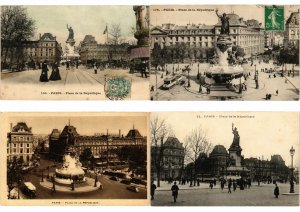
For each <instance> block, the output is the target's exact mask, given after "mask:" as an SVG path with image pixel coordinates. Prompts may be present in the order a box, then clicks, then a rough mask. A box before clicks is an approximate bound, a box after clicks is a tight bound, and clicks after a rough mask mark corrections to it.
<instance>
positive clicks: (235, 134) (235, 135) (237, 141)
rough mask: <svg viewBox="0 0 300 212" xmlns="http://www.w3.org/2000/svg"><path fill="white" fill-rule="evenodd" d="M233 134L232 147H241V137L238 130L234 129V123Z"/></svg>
mask: <svg viewBox="0 0 300 212" xmlns="http://www.w3.org/2000/svg"><path fill="white" fill-rule="evenodd" d="M232 133H233V142H232V144H231V146H240V135H239V132H238V131H237V128H236V127H234V124H233V123H232Z"/></svg>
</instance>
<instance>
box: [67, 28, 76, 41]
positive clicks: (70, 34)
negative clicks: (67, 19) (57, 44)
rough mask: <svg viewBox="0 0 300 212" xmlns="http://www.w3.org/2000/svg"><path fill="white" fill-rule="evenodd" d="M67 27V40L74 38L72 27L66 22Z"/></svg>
mask: <svg viewBox="0 0 300 212" xmlns="http://www.w3.org/2000/svg"><path fill="white" fill-rule="evenodd" d="M67 29H68V30H69V36H68V39H67V40H74V31H73V29H72V27H71V26H70V27H69V26H68V24H67Z"/></svg>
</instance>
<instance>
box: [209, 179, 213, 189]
mask: <svg viewBox="0 0 300 212" xmlns="http://www.w3.org/2000/svg"><path fill="white" fill-rule="evenodd" d="M209 187H210V189H213V187H214V184H213V182H212V181H210V182H209Z"/></svg>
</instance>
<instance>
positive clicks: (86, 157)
mask: <svg viewBox="0 0 300 212" xmlns="http://www.w3.org/2000/svg"><path fill="white" fill-rule="evenodd" d="M92 158H93V153H92V151H91V149H90V148H85V149H84V150H83V151H82V153H81V155H80V156H79V159H80V161H81V162H82V163H83V164H85V165H86V164H89V165H91V163H92Z"/></svg>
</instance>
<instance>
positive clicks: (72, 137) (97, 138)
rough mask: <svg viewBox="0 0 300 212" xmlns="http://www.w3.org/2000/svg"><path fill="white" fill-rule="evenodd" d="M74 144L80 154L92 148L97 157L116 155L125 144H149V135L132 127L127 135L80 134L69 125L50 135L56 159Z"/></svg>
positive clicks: (51, 153) (50, 149)
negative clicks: (143, 134)
mask: <svg viewBox="0 0 300 212" xmlns="http://www.w3.org/2000/svg"><path fill="white" fill-rule="evenodd" d="M68 146H74V148H75V150H76V152H77V154H78V155H80V154H81V153H82V152H83V151H84V150H85V149H90V150H91V152H92V154H93V156H94V157H97V158H108V157H112V156H114V152H115V150H117V149H119V148H122V147H125V146H141V147H146V146H147V137H146V136H142V135H141V134H140V132H139V131H138V130H137V129H134V127H133V129H131V130H130V131H129V132H128V133H127V135H126V136H124V135H123V134H121V130H119V134H111V133H109V132H108V131H107V133H106V134H95V135H93V136H87V135H80V134H78V133H77V130H76V128H75V127H74V126H71V125H67V126H65V127H64V129H63V131H61V132H60V131H59V130H58V129H53V131H52V133H51V134H50V137H49V153H50V156H51V157H53V158H56V159H59V160H60V159H62V157H63V155H64V154H65V149H66V147H68Z"/></svg>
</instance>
